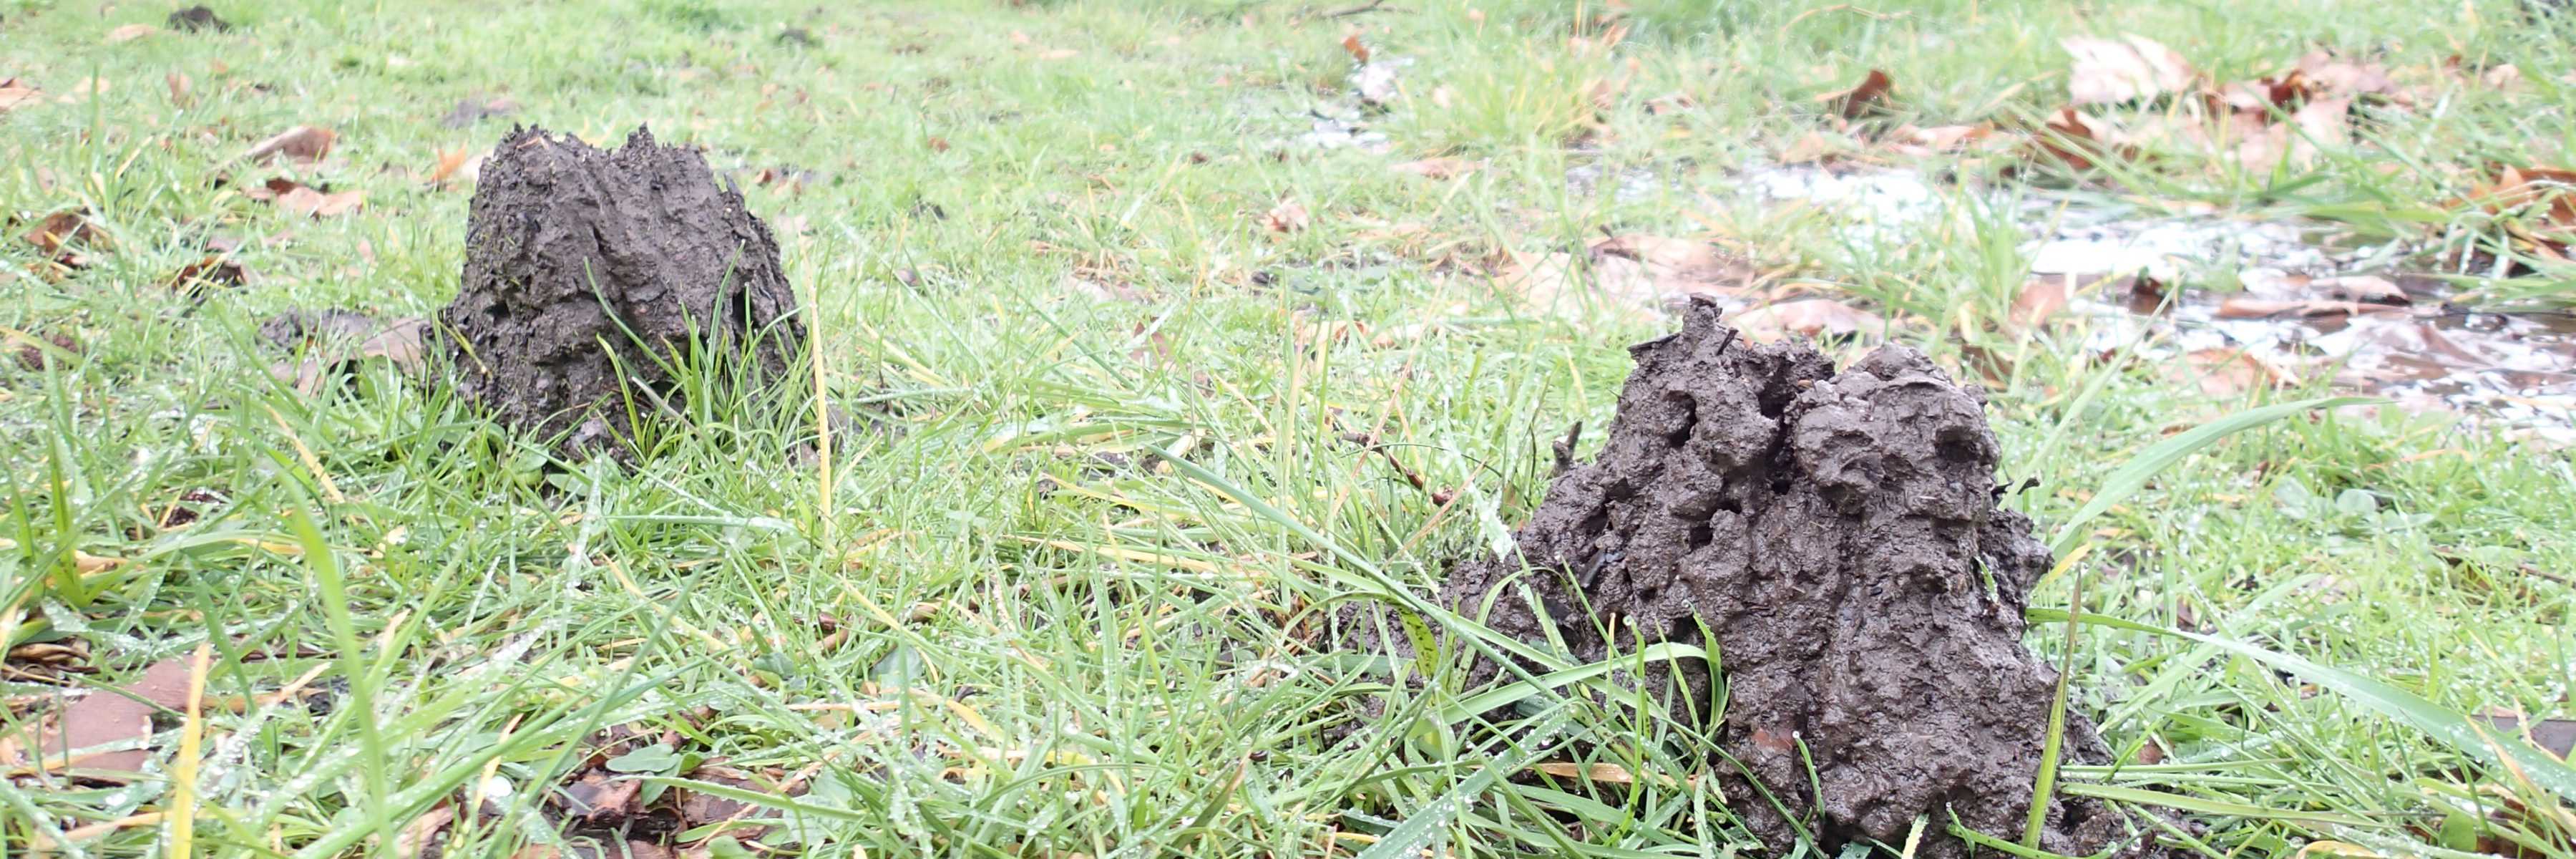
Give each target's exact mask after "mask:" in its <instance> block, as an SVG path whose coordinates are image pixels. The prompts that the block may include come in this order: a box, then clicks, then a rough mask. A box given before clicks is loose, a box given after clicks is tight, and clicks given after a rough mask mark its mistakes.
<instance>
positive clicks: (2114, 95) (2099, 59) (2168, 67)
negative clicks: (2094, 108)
mask: <svg viewBox="0 0 2576 859" xmlns="http://www.w3.org/2000/svg"><path fill="white" fill-rule="evenodd" d="M2057 43H2058V44H2059V45H2060V46H2062V47H2064V48H2065V49H2066V52H2067V53H2069V54H2072V55H2074V57H2075V63H2074V67H2073V68H2071V69H2069V70H2068V72H2067V75H2066V94H2067V96H2068V97H2069V98H2071V99H2073V100H2074V102H2075V103H2076V104H2078V105H2107V104H2127V103H2129V102H2133V101H2140V100H2144V99H2150V98H2154V97H2156V96H2159V95H2164V94H2166V93H2175V92H2182V91H2184V90H2186V89H2190V88H2191V86H2192V83H2193V81H2195V80H2198V79H2199V77H2200V73H2199V72H2197V71H2194V70H2193V69H2192V67H2191V63H2189V62H2187V61H2185V60H2184V59H2183V58H2182V54H2180V53H2176V52H2175V51H2174V49H2172V48H2168V47H2165V46H2164V45H2163V44H2161V43H2158V42H2157V41H2155V40H2153V39H2149V38H2146V37H2143V36H2136V35H2122V36H2121V37H2120V38H2117V39H2105V38H2100V37H2096V36H2068V37H2066V38H2063V39H2059V40H2058V41H2057Z"/></svg>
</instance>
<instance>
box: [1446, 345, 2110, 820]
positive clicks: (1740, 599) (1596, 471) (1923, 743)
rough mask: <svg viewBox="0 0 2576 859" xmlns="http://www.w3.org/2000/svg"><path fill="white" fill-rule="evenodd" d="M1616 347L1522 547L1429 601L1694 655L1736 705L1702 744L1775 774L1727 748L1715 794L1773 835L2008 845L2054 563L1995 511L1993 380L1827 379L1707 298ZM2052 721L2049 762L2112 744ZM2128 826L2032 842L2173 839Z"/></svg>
mask: <svg viewBox="0 0 2576 859" xmlns="http://www.w3.org/2000/svg"><path fill="white" fill-rule="evenodd" d="M1631 351H1633V352H1634V354H1635V355H1636V360H1637V367H1636V370H1635V372H1634V373H1632V374H1631V375H1630V376H1629V377H1628V382H1627V387H1626V389H1625V390H1624V391H1623V392H1622V393H1621V394H1620V397H1619V407H1618V416H1617V417H1616V418H1615V420H1614V421H1613V423H1612V424H1611V427H1610V437H1609V440H1608V442H1607V447H1606V448H1605V449H1604V450H1603V451H1602V453H1601V455H1600V458H1599V459H1598V460H1596V461H1594V462H1592V463H1590V464H1587V465H1582V466H1579V467H1576V468H1574V469H1572V470H1570V471H1567V472H1566V473H1564V474H1563V475H1561V476H1559V477H1558V478H1557V479H1556V480H1555V482H1554V483H1553V484H1552V485H1550V486H1549V487H1548V492H1547V496H1546V499H1545V501H1544V502H1543V503H1542V504H1541V505H1540V507H1539V508H1538V510H1537V512H1536V513H1535V514H1533V515H1532V516H1531V518H1530V519H1529V521H1528V522H1527V523H1525V524H1523V525H1522V526H1521V528H1520V529H1519V531H1518V532H1517V533H1516V534H1515V538H1516V540H1517V545H1518V550H1519V551H1518V557H1500V558H1490V559H1483V560H1478V561H1473V562H1469V563H1465V564H1462V565H1460V566H1459V567H1457V568H1455V569H1454V570H1453V571H1452V573H1451V575H1450V577H1449V581H1448V583H1447V586H1446V588H1445V590H1444V593H1443V595H1442V596H1443V598H1444V601H1445V602H1446V603H1447V604H1448V605H1450V606H1452V607H1454V608H1456V609H1458V610H1460V611H1462V612H1467V613H1469V614H1470V615H1473V614H1476V613H1477V612H1479V611H1483V609H1482V606H1484V605H1485V604H1487V602H1488V598H1489V597H1492V599H1491V600H1490V602H1491V605H1492V608H1491V610H1490V612H1489V613H1487V614H1486V615H1485V617H1486V620H1487V623H1489V624H1490V625H1491V626H1493V627H1494V628H1495V629H1497V630H1500V631H1502V632H1504V633H1506V634H1509V635H1513V636H1516V637H1518V638H1520V639H1523V640H1526V641H1530V642H1535V643H1540V644H1542V645H1544V644H1546V643H1547V642H1548V641H1549V636H1550V634H1551V632H1552V633H1553V634H1554V635H1555V636H1557V637H1559V639H1560V640H1562V641H1563V642H1564V643H1565V644H1566V646H1567V647H1569V648H1570V649H1571V650H1572V651H1573V653H1572V655H1573V656H1574V657H1575V658H1576V659H1578V660H1582V661H1587V662H1588V661H1596V660H1599V659H1602V658H1604V657H1605V656H1606V655H1607V654H1608V650H1609V646H1608V645H1609V641H1605V638H1607V639H1611V640H1615V641H1616V643H1618V644H1619V645H1621V648H1620V649H1621V650H1623V651H1625V652H1634V651H1635V650H1636V649H1637V648H1638V647H1640V646H1642V645H1644V644H1649V643H1653V642H1661V641H1675V642H1687V643H1693V644H1698V645H1702V646H1705V647H1707V648H1708V649H1709V651H1710V652H1711V653H1713V654H1716V655H1717V656H1718V659H1719V662H1720V666H1721V669H1722V670H1723V671H1724V673H1725V682H1726V695H1727V701H1726V706H1725V717H1724V723H1723V724H1722V725H1717V726H1713V730H1712V731H1711V734H1712V735H1713V736H1715V737H1716V738H1717V742H1718V745H1719V747H1720V748H1721V749H1723V750H1724V752H1725V753H1726V754H1727V755H1730V756H1732V757H1733V758H1734V759H1735V760H1736V761H1740V762H1742V764H1743V766H1744V767H1745V768H1746V769H1749V770H1750V773H1751V775H1752V777H1753V778H1754V779H1758V780H1759V782H1760V784H1761V786H1762V787H1763V788H1767V790H1768V796H1767V797H1766V796H1765V794H1764V792H1763V791H1761V790H1757V789H1756V787H1755V785H1754V783H1753V782H1752V781H1749V780H1747V779H1746V778H1744V777H1743V775H1742V774H1741V773H1740V772H1738V771H1736V769H1735V768H1734V766H1732V765H1727V764H1721V765H1720V766H1719V767H1718V769H1720V770H1721V771H1724V772H1728V773H1729V774H1730V775H1729V776H1727V777H1726V779H1725V792H1726V796H1727V798H1728V800H1729V804H1730V806H1731V808H1732V809H1733V811H1734V812H1735V813H1736V814H1737V815H1740V816H1742V817H1743V818H1744V819H1745V820H1746V821H1747V822H1748V823H1749V824H1750V825H1751V826H1752V828H1753V830H1754V832H1755V834H1757V835H1759V836H1760V837H1761V838H1762V839H1763V840H1764V841H1765V842H1766V843H1768V844H1769V845H1771V846H1772V848H1773V849H1775V850H1782V851H1785V850H1787V849H1788V847H1789V845H1791V844H1792V843H1794V840H1795V839H1796V837H1797V833H1798V832H1799V831H1800V830H1801V829H1803V830H1804V831H1805V832H1806V833H1807V834H1808V835H1809V836H1810V837H1812V838H1814V839H1815V841H1816V842H1817V844H1818V846H1820V847H1822V848H1823V849H1824V854H1825V855H1828V856H1831V855H1837V853H1838V852H1839V851H1840V850H1841V848H1842V847H1843V845H1845V844H1848V843H1852V842H1855V841H1857V840H1859V839H1861V838H1864V837H1866V838H1874V839H1877V840H1878V841H1880V842H1883V843H1887V844H1901V843H1903V842H1904V839H1905V837H1906V834H1907V831H1908V830H1909V829H1910V828H1911V827H1912V825H1913V822H1914V820H1915V818H1916V817H1918V816H1927V815H1928V817H1929V820H1930V821H1931V825H1930V827H1929V828H1930V830H1931V831H1932V832H1934V833H1938V832H1940V831H1941V830H1942V828H1943V825H1944V824H1946V823H1947V822H1948V821H1949V820H1950V817H1949V815H1950V814H1951V813H1953V812H1955V813H1956V814H1957V815H1958V817H1959V820H1961V821H1962V822H1964V823H1966V824H1967V825H1968V826H1970V827H1973V828H1975V829H1977V830H1979V831H1982V832H1985V833H1988V834H1992V835H1996V836H1998V837H2002V838H2005V839H2008V840H2018V836H2019V834H2020V833H2021V831H2022V828H2023V825H2024V823H2025V820H2026V817H2027V815H2028V812H2029V801H2030V796H2031V786H2032V782H2033V779H2034V778H2035V777H2036V775H2037V773H2038V768H2039V759H2040V750H2041V745H2042V743H2043V742H2044V738H2045V736H2046V734H2047V729H2048V709H2049V704H2050V700H2051V698H2052V697H2053V694H2054V684H2055V682H2056V673H2055V672H2054V671H2052V670H2051V669H2049V668H2048V667H2047V666H2045V665H2043V664H2041V662H2040V661H2039V660H2037V659H2036V658H2034V657H2033V656H2032V654H2031V653H2030V651H2028V650H2027V649H2025V648H2023V646H2022V643H2021V637H2022V631H2023V625H2024V623H2023V620H2022V608H2023V606H2024V604H2025V602H2026V600H2027V595H2028V591H2029V589H2030V587H2031V585H2032V584H2033V582H2034V581H2036V580H2037V579H2038V577H2039V575H2040V574H2041V573H2042V572H2044V571H2046V570H2047V569H2048V567H2049V553H2048V550H2047V549H2046V548H2045V547H2044V546H2042V545H2041V544H2040V543H2039V542H2038V541H2037V540H2035V539H2033V538H2032V536H2031V523H2030V520H2029V519H2028V518H2027V517H2024V516H2022V515H2021V514H2019V513H2015V512H2012V511H2010V510H2005V509H2002V508H2000V507H1997V506H1996V501H1997V500H1998V498H2000V496H2001V495H2002V491H2001V490H2000V489H1999V488H1998V487H1997V486H1996V484H1995V482H1994V472H1995V463H1996V459H1997V456H1998V453H1999V448H1998V447H1997V445H1996V442H1995V437H1994V434H1993V433H1992V432H1991V431H1990V430H1989V429H1988V428H1987V425H1986V419H1985V414H1984V404H1983V395H1982V393H1980V392H1978V391H1975V390H1973V389H1963V388H1961V387H1960V386H1958V385H1956V384H1953V383H1952V382H1951V381H1950V379H1949V378H1948V377H1947V376H1946V375H1945V374H1943V373H1942V372H1941V371H1940V370H1939V369H1938V368H1936V367H1934V366H1933V365H1932V363H1931V362H1930V361H1929V360H1927V359H1926V358H1924V356H1923V355H1922V354H1921V353H1919V352H1916V351H1914V350H1912V349H1908V348H1905V347H1902V346H1889V347H1885V348H1882V349H1879V350H1878V351H1877V352H1875V353H1873V354H1871V355H1870V356H1868V357H1867V358H1864V359H1862V360H1861V361H1859V362H1858V363H1855V364H1853V365H1852V366H1850V367H1847V368H1844V369H1842V370H1841V371H1839V372H1837V371H1836V370H1835V369H1834V367H1833V366H1832V364H1831V362H1829V361H1827V360H1826V359H1825V358H1824V357H1823V356H1822V355H1820V354H1818V353H1817V352H1816V350H1815V348H1814V347H1813V346H1811V345H1808V344H1806V343H1803V342H1793V343H1781V344H1774V345H1761V344H1756V343H1752V342H1749V341H1741V340H1738V339H1737V338H1736V336H1735V332H1734V330H1732V329H1730V328H1727V327H1726V326H1724V325H1721V324H1720V323H1719V321H1718V310H1717V308H1716V307H1714V306H1712V305H1709V304H1707V303H1704V302H1703V303H1695V304H1694V305H1693V306H1692V307H1691V308H1690V309H1689V311H1688V317H1687V320H1686V322H1685V325H1684V327H1683V329H1682V331H1681V332H1680V333H1678V334H1674V335H1671V336H1667V337H1664V338H1662V339H1659V340H1655V341H1652V342H1648V343H1644V344H1640V345H1638V346H1636V347H1634V348H1633V349H1632V350H1631ZM1497 590H1499V591H1500V592H1499V593H1497ZM1533 604H1535V605H1536V606H1537V607H1540V608H1543V609H1544V611H1545V614H1544V615H1542V614H1541V613H1540V611H1539V610H1538V609H1536V608H1533ZM1587 610H1588V611H1589V613H1590V614H1589V616H1587V615H1586V613H1585V612H1586V611H1587ZM1703 629H1705V630H1708V631H1710V632H1712V633H1713V634H1714V635H1715V636H1716V638H1717V640H1715V641H1707V640H1705V638H1706V636H1704V635H1703V634H1702V630H1703ZM1475 673H1476V674H1477V675H1478V676H1474V677H1471V678H1470V681H1471V682H1473V683H1481V682H1483V681H1486V680H1490V679H1492V678H1494V677H1495V676H1497V675H1498V674H1499V673H1500V667H1499V666H1496V665H1492V664H1485V665H1479V666H1477V667H1476V669H1475ZM1659 673H1660V674H1661V675H1662V676H1649V677H1645V678H1640V679H1642V680H1644V681H1645V682H1646V683H1647V684H1648V687H1647V688H1650V689H1656V690H1687V692H1688V697H1687V698H1684V697H1682V696H1680V695H1675V696H1674V697H1672V698H1671V699H1670V700H1671V701H1672V704H1673V706H1674V708H1675V709H1676V711H1677V712H1678V713H1679V715H1682V716H1683V717H1684V718H1686V719H1689V720H1691V721H1692V722H1694V723H1696V722H1699V721H1702V720H1704V719H1705V715H1704V714H1706V713H1708V712H1710V710H1711V708H1710V705H1709V693H1710V688H1711V683H1710V678H1709V675H1708V672H1707V669H1706V666H1705V665H1704V664H1702V663H1699V662H1696V661H1684V662H1682V663H1680V664H1679V665H1678V666H1677V667H1675V668H1670V669H1659ZM2068 721H2069V727H2068V731H2067V734H2068V742H2067V749H2066V751H2065V753H2064V754H2065V757H2066V758H2068V759H2069V760H2070V762H2076V763H2099V762H2107V760H2108V757H2109V750H2108V749H2107V748H2106V747H2105V746H2104V745H2103V744H2102V742H2101V740H2100V739H2099V738H2098V737H2097V736H2096V735H2095V733H2094V728H2093V725H2092V724H2091V723H2090V722H2089V721H2088V720H2085V719H2083V718H2081V717H2079V716H2076V715H2074V714H2069V716H2068ZM1802 745H1803V747H1804V750H1803V752H1802V750H1801V746H1802ZM1810 759H1811V760H1812V762H1813V769H1812V773H1811V771H1810V769H1809V764H1808V761H1809V760H1810ZM1811 777H1812V779H1813V781H1812V782H1811V781H1810V779H1811ZM1775 799H1776V801H1777V802H1778V803H1779V804H1780V805H1781V806H1785V807H1786V810H1787V812H1788V814H1787V815H1786V816H1784V815H1783V814H1782V813H1781V811H1780V809H1779V808H1777V807H1775V806H1774V805H1773V801H1774V800H1775ZM1793 821H1795V822H1794V823H1793ZM2139 828H2141V827H2140V826H2133V825H2131V822H2130V821H2128V820H2127V819H2126V818H2125V817H2124V816H2123V815H2122V814H2121V813H2120V812H2118V811H2117V810H2115V809H2112V808H2110V807H2107V806H2105V805H2104V804H2102V803H2099V802H2096V801H2094V800H2090V799H2079V798H2068V797H2060V798H2059V799H2058V800H2057V801H2056V802H2054V803H2052V806H2051V810H2050V814H2049V817H2048V827H2047V835H2046V840H2045V843H2044V846H2045V847H2046V849H2048V850H2051V851H2054V852H2057V853H2061V854H2066V855H2077V856H2083V855H2092V854H2095V853H2097V852H2099V851H2101V850H2104V849H2105V848H2109V847H2113V846H2119V845H2126V846H2125V848H2124V850H2125V853H2124V854H2123V855H2136V856H2148V855H2161V853H2160V851H2159V849H2158V848H2156V847H2155V846H2154V845H2153V841H2152V839H2150V838H2145V837H2142V836H2137V835H2135V832H2134V830H2136V829H2139ZM1935 842H1938V843H1935ZM1923 848H1924V849H1923V850H1922V852H1921V853H1920V855H1923V856H1931V857H1944V856H1953V857H1954V856H1961V855H1964V854H1965V852H1966V851H1965V848H1964V845H1963V843H1962V842H1960V841H1958V840H1956V839H1951V838H1947V837H1941V838H1926V839H1925V841H1924V844H1923Z"/></svg>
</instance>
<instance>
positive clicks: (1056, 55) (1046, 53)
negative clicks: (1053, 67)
mask: <svg viewBox="0 0 2576 859" xmlns="http://www.w3.org/2000/svg"><path fill="white" fill-rule="evenodd" d="M1079 56H1082V52H1081V51H1077V50H1074V49H1072V48H1047V49H1044V50H1041V51H1038V59H1041V60H1070V59H1073V58H1075V57H1079Z"/></svg>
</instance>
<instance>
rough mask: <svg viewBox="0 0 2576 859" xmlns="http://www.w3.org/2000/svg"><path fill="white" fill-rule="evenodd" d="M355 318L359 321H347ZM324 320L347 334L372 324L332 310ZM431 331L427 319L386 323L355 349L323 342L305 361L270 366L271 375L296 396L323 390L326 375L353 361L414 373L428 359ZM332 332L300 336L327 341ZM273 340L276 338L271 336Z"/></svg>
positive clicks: (364, 318) (265, 330) (359, 316)
mask: <svg viewBox="0 0 2576 859" xmlns="http://www.w3.org/2000/svg"><path fill="white" fill-rule="evenodd" d="M352 318H354V320H356V322H354V323H353V322H350V321H348V320H349V319H352ZM322 319H323V320H324V321H328V322H330V323H332V324H334V325H335V326H336V327H337V330H339V331H344V332H345V331H347V330H350V328H351V327H352V326H353V325H355V324H358V323H364V322H367V321H371V320H369V318H368V317H367V316H365V315H364V314H356V313H348V312H346V311H332V312H331V314H326V315H325V316H324V317H322ZM275 322H276V320H271V324H274V323H275ZM268 329H269V325H262V326H261V332H262V334H263V335H272V334H273V332H270V331H269V330H268ZM429 331H430V321H429V320H428V319H424V318H421V317H416V316H415V317H405V318H402V319H396V320H394V321H392V322H390V323H386V324H385V326H384V327H383V328H381V329H379V330H377V331H376V332H375V333H374V334H373V335H371V336H369V337H368V338H367V339H366V340H364V341H361V342H360V343H359V344H358V345H357V347H356V348H355V349H351V348H348V347H346V346H340V345H335V344H332V343H329V342H323V343H320V344H317V345H315V346H314V347H313V348H312V351H311V352H310V353H309V354H307V355H305V356H304V360H303V361H301V362H292V361H281V362H279V363H277V364H274V365H271V366H270V367H269V368H268V373H269V375H270V376H272V377H274V378H276V379H277V380H278V381H279V382H283V383H286V384H289V385H293V386H294V387H295V390H296V392H297V393H300V394H303V395H305V396H312V395H313V394H315V393H317V392H319V391H321V389H322V377H323V374H324V373H326V372H329V371H330V370H331V369H332V368H334V367H338V366H341V365H343V364H346V363H349V362H353V361H361V360H366V359H370V358H382V359H384V360H386V361H388V362H391V363H392V364H393V365H394V367H395V368H396V369H399V370H402V371H403V372H411V371H414V370H418V369H420V367H421V364H422V361H423V359H424V358H425V357H427V354H428V343H427V339H428V336H429ZM330 333H331V332H330V331H328V330H320V331H306V332H304V333H302V334H300V335H298V336H299V337H317V338H320V339H325V340H327V339H328V335H329V334H330ZM272 339H277V338H276V337H274V336H272ZM343 342H345V341H343Z"/></svg>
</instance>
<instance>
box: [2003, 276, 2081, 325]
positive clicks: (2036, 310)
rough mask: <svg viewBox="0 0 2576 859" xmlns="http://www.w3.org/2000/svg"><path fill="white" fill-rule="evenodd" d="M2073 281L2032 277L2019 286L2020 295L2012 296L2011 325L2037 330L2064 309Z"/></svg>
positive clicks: (2070, 279) (2062, 278)
mask: <svg viewBox="0 0 2576 859" xmlns="http://www.w3.org/2000/svg"><path fill="white" fill-rule="evenodd" d="M2073 286H2074V279H2073V278H2070V277H2065V276H2060V275H2044V276H2040V277H2033V278H2031V279H2030V280H2028V281H2025V282H2023V283H2022V285H2021V294H2020V295H2016V296H2013V303H2012V313H2011V315H2010V317H2009V318H2010V319H2011V321H2012V324H2013V325H2014V326H2016V327H2020V328H2038V327H2040V326H2043V325H2046V324H2048V320H2049V318H2050V317H2053V316H2056V315H2057V312H2058V311H2059V310H2063V309H2065V308H2066V300H2067V298H2068V295H2067V292H2068V290H2070V289H2071V288H2072V287H2073Z"/></svg>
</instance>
